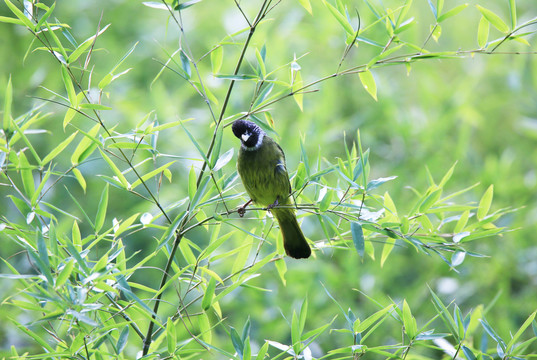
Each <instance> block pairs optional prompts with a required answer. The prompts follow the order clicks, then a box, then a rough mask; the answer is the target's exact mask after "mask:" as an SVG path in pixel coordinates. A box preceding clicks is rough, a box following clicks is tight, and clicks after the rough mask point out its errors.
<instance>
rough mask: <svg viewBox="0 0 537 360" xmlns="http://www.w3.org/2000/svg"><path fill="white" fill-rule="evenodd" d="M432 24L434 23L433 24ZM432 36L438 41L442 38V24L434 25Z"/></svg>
mask: <svg viewBox="0 0 537 360" xmlns="http://www.w3.org/2000/svg"><path fill="white" fill-rule="evenodd" d="M431 26H432V25H431ZM431 30H432V32H431V36H432V38H433V39H434V41H436V42H438V39H439V38H440V35H442V27H441V26H440V25H438V24H437V25H435V26H434V27H432V29H431Z"/></svg>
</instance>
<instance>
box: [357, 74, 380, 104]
mask: <svg viewBox="0 0 537 360" xmlns="http://www.w3.org/2000/svg"><path fill="white" fill-rule="evenodd" d="M358 76H359V77H360V81H361V82H362V86H363V87H364V89H365V90H366V91H367V92H368V93H369V95H371V97H373V99H375V101H378V99H377V84H376V83H375V78H374V77H373V74H372V73H371V71H369V70H367V71H362V72H360V73H358Z"/></svg>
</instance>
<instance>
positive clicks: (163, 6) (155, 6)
mask: <svg viewBox="0 0 537 360" xmlns="http://www.w3.org/2000/svg"><path fill="white" fill-rule="evenodd" d="M142 4H144V5H145V6H147V7H150V8H153V9H159V10H166V11H169V10H170V8H169V7H168V6H167V5H166V4H165V3H162V2H158V1H144V2H143V3H142Z"/></svg>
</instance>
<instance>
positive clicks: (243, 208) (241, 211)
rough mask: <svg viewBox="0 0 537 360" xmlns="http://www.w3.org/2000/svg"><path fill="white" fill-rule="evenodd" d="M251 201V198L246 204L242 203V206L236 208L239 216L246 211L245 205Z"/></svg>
mask: <svg viewBox="0 0 537 360" xmlns="http://www.w3.org/2000/svg"><path fill="white" fill-rule="evenodd" d="M251 202H252V199H250V200H249V201H248V202H247V203H246V204H244V205H243V206H241V207H240V208H238V209H237V213H238V214H239V216H240V217H243V216H244V213H246V207H247V206H248V205H250V203H251Z"/></svg>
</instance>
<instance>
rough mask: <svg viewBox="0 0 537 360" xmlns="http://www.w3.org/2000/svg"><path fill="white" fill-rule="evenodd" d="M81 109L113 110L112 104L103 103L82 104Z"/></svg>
mask: <svg viewBox="0 0 537 360" xmlns="http://www.w3.org/2000/svg"><path fill="white" fill-rule="evenodd" d="M80 108H81V109H89V110H112V108H111V107H110V106H105V105H102V104H88V103H84V104H80Z"/></svg>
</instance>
